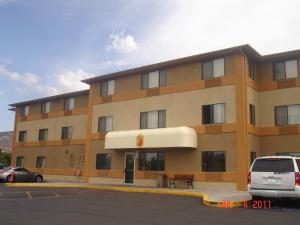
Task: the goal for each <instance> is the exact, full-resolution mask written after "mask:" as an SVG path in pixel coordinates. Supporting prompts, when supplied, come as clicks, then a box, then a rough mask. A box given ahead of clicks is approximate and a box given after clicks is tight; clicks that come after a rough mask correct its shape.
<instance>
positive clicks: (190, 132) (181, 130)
mask: <svg viewBox="0 0 300 225" xmlns="http://www.w3.org/2000/svg"><path fill="white" fill-rule="evenodd" d="M173 147H185V148H197V133H196V131H195V130H194V129H193V128H190V127H170V128H158V129H144V130H129V131H112V132H108V133H107V134H106V136H105V146H104V148H105V149H128V148H173Z"/></svg>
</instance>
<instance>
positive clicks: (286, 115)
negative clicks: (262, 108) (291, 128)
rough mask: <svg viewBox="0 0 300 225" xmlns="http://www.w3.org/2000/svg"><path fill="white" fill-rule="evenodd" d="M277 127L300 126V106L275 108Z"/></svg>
mask: <svg viewBox="0 0 300 225" xmlns="http://www.w3.org/2000/svg"><path fill="white" fill-rule="evenodd" d="M275 124H276V126H283V125H295V124H300V105H288V106H275Z"/></svg>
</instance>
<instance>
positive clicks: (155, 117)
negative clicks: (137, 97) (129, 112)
mask: <svg viewBox="0 0 300 225" xmlns="http://www.w3.org/2000/svg"><path fill="white" fill-rule="evenodd" d="M163 127H166V110H157V111H150V112H141V115H140V128H141V129H151V128H163Z"/></svg>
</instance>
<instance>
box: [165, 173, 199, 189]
mask: <svg viewBox="0 0 300 225" xmlns="http://www.w3.org/2000/svg"><path fill="white" fill-rule="evenodd" d="M193 180H194V175H182V174H181V175H179V174H175V176H174V177H173V178H170V185H169V188H171V187H172V185H173V186H174V187H175V188H176V183H186V184H187V189H188V188H189V186H191V187H192V188H194V186H193Z"/></svg>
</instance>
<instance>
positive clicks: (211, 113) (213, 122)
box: [202, 103, 226, 125]
mask: <svg viewBox="0 0 300 225" xmlns="http://www.w3.org/2000/svg"><path fill="white" fill-rule="evenodd" d="M215 105H224V121H223V122H220V123H216V122H215V121H214V106H215ZM205 107H210V116H209V117H210V122H208V123H207V122H205V121H206V117H205V116H204V114H205V113H207V112H205V110H204V108H205ZM225 123H226V104H225V103H215V104H209V105H202V124H203V125H209V124H225Z"/></svg>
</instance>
